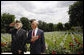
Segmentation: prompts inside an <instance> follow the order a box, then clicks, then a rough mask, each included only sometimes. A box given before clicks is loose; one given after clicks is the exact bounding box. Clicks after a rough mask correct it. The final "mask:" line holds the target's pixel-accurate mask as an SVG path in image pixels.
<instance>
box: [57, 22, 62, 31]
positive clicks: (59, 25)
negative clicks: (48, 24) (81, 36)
mask: <svg viewBox="0 0 84 55" xmlns="http://www.w3.org/2000/svg"><path fill="white" fill-rule="evenodd" d="M57 30H58V31H61V30H63V24H62V23H58V24H57Z"/></svg>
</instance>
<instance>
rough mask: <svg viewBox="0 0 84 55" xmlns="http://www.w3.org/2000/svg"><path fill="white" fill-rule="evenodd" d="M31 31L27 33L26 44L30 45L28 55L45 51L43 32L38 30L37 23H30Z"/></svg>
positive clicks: (34, 21)
mask: <svg viewBox="0 0 84 55" xmlns="http://www.w3.org/2000/svg"><path fill="white" fill-rule="evenodd" d="M31 27H32V30H30V31H29V33H28V38H27V40H26V43H30V54H41V53H44V51H45V38H44V32H43V31H42V30H41V29H39V28H38V22H37V21H36V20H35V19H33V20H32V21H31Z"/></svg>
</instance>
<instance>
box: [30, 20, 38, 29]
mask: <svg viewBox="0 0 84 55" xmlns="http://www.w3.org/2000/svg"><path fill="white" fill-rule="evenodd" d="M31 27H32V29H35V28H36V27H37V24H36V22H34V21H33V22H32V24H31Z"/></svg>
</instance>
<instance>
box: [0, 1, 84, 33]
mask: <svg viewBox="0 0 84 55" xmlns="http://www.w3.org/2000/svg"><path fill="white" fill-rule="evenodd" d="M68 14H69V22H67V23H65V24H62V23H61V22H59V23H58V24H53V23H46V22H44V21H41V20H39V21H38V22H39V25H38V27H39V28H40V29H42V30H44V31H45V32H51V31H66V30H70V29H71V27H73V26H80V27H81V28H83V2H82V1H77V2H75V3H74V4H73V5H70V6H69V11H68ZM14 21H15V15H12V14H9V13H3V14H1V33H7V32H8V31H9V29H10V28H11V27H9V24H10V23H12V22H14ZM20 21H21V22H22V24H23V27H22V28H23V29H25V30H27V31H29V30H31V23H30V20H29V18H27V17H21V18H20Z"/></svg>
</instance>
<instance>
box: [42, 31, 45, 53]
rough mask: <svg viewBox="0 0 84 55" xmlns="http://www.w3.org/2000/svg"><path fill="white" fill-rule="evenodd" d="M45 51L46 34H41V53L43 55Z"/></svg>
mask: <svg viewBox="0 0 84 55" xmlns="http://www.w3.org/2000/svg"><path fill="white" fill-rule="evenodd" d="M44 51H45V38H44V32H42V33H41V52H42V53H43V52H44Z"/></svg>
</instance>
